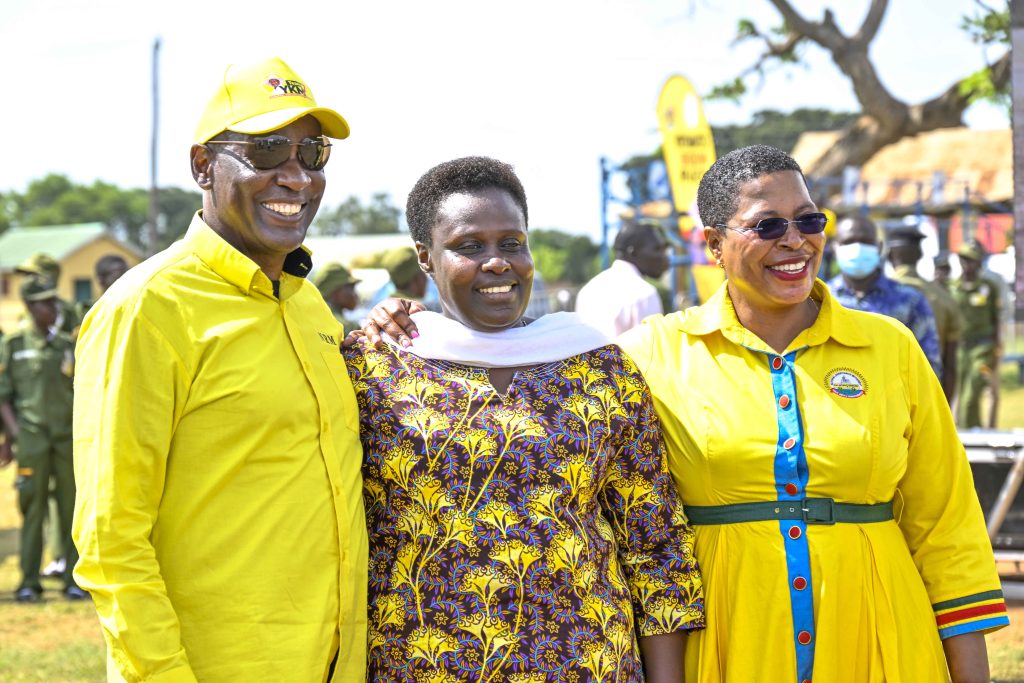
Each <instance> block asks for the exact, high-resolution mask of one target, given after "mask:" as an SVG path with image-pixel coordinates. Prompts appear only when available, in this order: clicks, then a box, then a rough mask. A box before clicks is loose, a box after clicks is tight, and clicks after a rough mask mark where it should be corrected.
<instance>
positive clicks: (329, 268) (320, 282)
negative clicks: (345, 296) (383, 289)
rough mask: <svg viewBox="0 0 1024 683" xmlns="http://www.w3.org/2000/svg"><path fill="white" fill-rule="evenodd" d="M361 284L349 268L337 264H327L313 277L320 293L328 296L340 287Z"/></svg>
mask: <svg viewBox="0 0 1024 683" xmlns="http://www.w3.org/2000/svg"><path fill="white" fill-rule="evenodd" d="M357 282H361V280H359V278H357V277H354V276H353V275H352V273H351V271H349V269H348V268H346V267H345V266H343V265H341V264H340V263H337V262H332V263H325V264H324V265H323V266H321V267H320V269H319V270H318V271H317V272H316V275H315V276H314V277H313V284H314V285H316V288H317V289H319V290H320V293H321V294H323V295H324V296H327V295H328V294H330V293H331V292H333V291H334V290H336V289H338V287H343V286H344V285H354V284H356V283H357Z"/></svg>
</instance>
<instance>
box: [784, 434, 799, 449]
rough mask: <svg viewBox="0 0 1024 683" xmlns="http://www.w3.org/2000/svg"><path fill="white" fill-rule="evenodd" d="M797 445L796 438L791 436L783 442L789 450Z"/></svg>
mask: <svg viewBox="0 0 1024 683" xmlns="http://www.w3.org/2000/svg"><path fill="white" fill-rule="evenodd" d="M795 445H796V439H794V438H793V437H789V438H788V439H786V440H785V441H783V442H782V447H783V448H785V449H786V450H787V451H788V450H789V449H790V448H792V447H793V446H795Z"/></svg>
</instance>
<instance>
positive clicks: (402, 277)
mask: <svg viewBox="0 0 1024 683" xmlns="http://www.w3.org/2000/svg"><path fill="white" fill-rule="evenodd" d="M381 266H383V267H384V268H385V269H386V270H387V271H388V276H389V277H390V278H391V281H392V282H394V283H395V284H396V285H397V286H399V287H401V286H402V285H404V284H406V283H407V282H409V280H411V279H412V278H413V276H414V275H415V274H416V273H418V272H420V262H419V259H418V258H417V257H416V250H415V249H413V248H412V247H399V248H397V249H392V250H391V251H389V252H388V253H386V254H385V255H384V258H383V259H381Z"/></svg>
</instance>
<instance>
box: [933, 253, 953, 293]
mask: <svg viewBox="0 0 1024 683" xmlns="http://www.w3.org/2000/svg"><path fill="white" fill-rule="evenodd" d="M933 263H934V264H935V274H934V275H933V276H932V282H934V283H935V284H937V285H938V286H940V287H942V288H943V289H944V290H946V291H947V292H951V290H952V285H953V283H952V282H951V279H950V278H951V276H952V268H951V267H950V265H949V252H948V251H946V250H942V251H940V252H939V253H938V254H937V255H936V256H935V259H934V261H933Z"/></svg>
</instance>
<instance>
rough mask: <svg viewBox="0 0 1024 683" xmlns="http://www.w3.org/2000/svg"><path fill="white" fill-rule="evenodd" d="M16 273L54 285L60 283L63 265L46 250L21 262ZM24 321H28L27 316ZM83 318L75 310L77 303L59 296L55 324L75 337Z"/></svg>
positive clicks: (16, 268)
mask: <svg viewBox="0 0 1024 683" xmlns="http://www.w3.org/2000/svg"><path fill="white" fill-rule="evenodd" d="M14 272H15V273H19V274H21V275H25V276H28V277H29V278H37V279H39V280H42V281H43V282H49V283H51V284H52V285H53V286H54V287H56V286H57V285H58V284H59V283H60V273H61V267H60V263H58V262H57V260H56V259H54V258H53V257H52V256H50V255H49V254H47V253H45V252H37V253H35V254H32V256H29V257H28V258H27V259H25V260H24V261H22V262H21V263H19V264H18V265H17V266H15V268H14ZM24 322H26V323H28V322H29V320H28V319H27V318H26V319H25V320H24ZM81 322H82V318H81V316H79V315H78V312H77V311H76V310H75V305H74V304H72V303H71V302H69V301H65V300H64V299H62V298H60V297H59V296H58V297H57V322H56V323H55V326H56V327H57V329H58V330H60V331H61V332H66V333H68V334H70V335H71V337H72V338H74V337H75V336H76V335H77V334H78V326H79V325H80V324H81Z"/></svg>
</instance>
